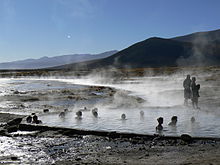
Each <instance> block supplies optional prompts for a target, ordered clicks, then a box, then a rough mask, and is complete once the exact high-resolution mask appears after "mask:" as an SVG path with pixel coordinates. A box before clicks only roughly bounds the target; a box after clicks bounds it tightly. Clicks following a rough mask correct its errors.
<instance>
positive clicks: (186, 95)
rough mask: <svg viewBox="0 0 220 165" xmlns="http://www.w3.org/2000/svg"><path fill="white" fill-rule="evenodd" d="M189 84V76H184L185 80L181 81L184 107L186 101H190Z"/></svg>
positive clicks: (190, 81) (186, 103)
mask: <svg viewBox="0 0 220 165" xmlns="http://www.w3.org/2000/svg"><path fill="white" fill-rule="evenodd" d="M191 83H192V80H191V79H190V75H187V76H186V79H185V80H184V81H183V87H184V99H185V100H184V105H186V106H187V105H188V99H191Z"/></svg>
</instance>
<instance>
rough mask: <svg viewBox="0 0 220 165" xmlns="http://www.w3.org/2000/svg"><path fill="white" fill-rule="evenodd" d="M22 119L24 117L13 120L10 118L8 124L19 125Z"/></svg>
mask: <svg viewBox="0 0 220 165" xmlns="http://www.w3.org/2000/svg"><path fill="white" fill-rule="evenodd" d="M21 121H22V118H16V119H13V120H10V121H9V122H7V125H9V126H12V125H19V124H20V123H21Z"/></svg>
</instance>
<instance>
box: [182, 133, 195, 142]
mask: <svg viewBox="0 0 220 165" xmlns="http://www.w3.org/2000/svg"><path fill="white" fill-rule="evenodd" d="M180 138H181V140H182V141H184V142H186V143H191V142H192V141H193V138H192V137H191V136H190V135H188V134H182V135H181V136H180Z"/></svg>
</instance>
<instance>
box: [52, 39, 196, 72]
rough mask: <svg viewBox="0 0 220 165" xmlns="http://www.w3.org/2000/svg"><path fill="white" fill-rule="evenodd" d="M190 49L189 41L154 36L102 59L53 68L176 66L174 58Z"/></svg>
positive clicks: (187, 55) (186, 53)
mask: <svg viewBox="0 0 220 165" xmlns="http://www.w3.org/2000/svg"><path fill="white" fill-rule="evenodd" d="M191 49H192V46H191V44H190V43H185V42H179V41H174V40H170V39H163V38H156V37H154V38H150V39H147V40H144V41H142V42H139V43H136V44H134V45H132V46H130V47H128V48H126V49H124V50H122V51H119V52H118V53H116V54H114V55H112V56H110V57H107V58H104V59H100V60H95V61H89V62H83V63H78V64H69V65H64V66H59V67H55V69H67V68H69V69H81V68H87V69H93V68H106V67H116V68H141V67H161V66H176V65H177V64H176V60H177V59H178V58H179V57H184V58H187V57H189V55H190V51H191Z"/></svg>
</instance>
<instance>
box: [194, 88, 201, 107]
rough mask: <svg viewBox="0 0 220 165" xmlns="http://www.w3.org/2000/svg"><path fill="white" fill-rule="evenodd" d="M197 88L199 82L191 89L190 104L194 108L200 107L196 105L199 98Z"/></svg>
mask: <svg viewBox="0 0 220 165" xmlns="http://www.w3.org/2000/svg"><path fill="white" fill-rule="evenodd" d="M199 89H200V84H197V85H196V86H195V87H194V88H193V90H192V106H193V108H194V109H200V108H199V107H198V100H199V97H200V96H199Z"/></svg>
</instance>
